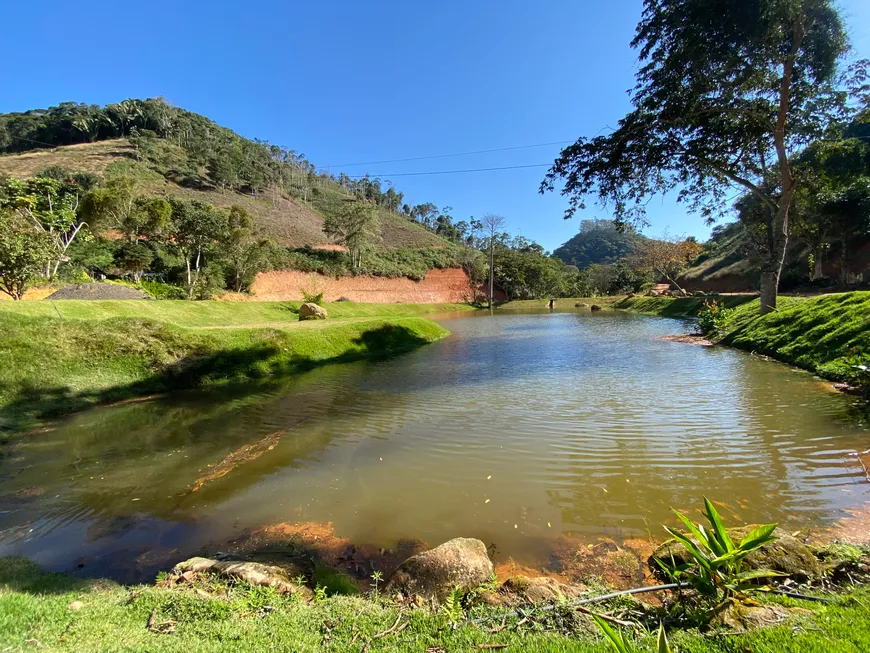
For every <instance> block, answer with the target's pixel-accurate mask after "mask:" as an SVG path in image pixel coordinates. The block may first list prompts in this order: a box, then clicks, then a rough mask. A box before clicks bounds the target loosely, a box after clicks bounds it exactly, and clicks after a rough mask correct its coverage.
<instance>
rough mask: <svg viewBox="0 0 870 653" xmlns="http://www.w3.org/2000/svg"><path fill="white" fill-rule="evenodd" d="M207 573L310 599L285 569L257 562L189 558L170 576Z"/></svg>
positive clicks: (174, 569) (304, 588)
mask: <svg viewBox="0 0 870 653" xmlns="http://www.w3.org/2000/svg"><path fill="white" fill-rule="evenodd" d="M197 573H209V574H217V575H219V576H225V577H227V578H237V579H240V580H244V581H247V582H249V583H250V584H251V585H262V586H265V587H274V588H275V589H276V590H278V591H279V592H285V593H287V594H299V595H300V596H302V597H303V598H306V599H307V598H311V590H309V589H308V588H307V587H305V586H303V585H297V584H296V583H294V582H293V581H292V580H290V576H289V573H288V570H287V569H284V568H282V567H276V566H275V565H264V564H261V563H259V562H246V561H244V560H212V559H210V558H190V559H189V560H185V561H184V562H179V563H178V564H177V565H175V567H173V568H172V575H173V576H174V577H176V578H183V577H184V575H185V574H197ZM297 575H298V574H297Z"/></svg>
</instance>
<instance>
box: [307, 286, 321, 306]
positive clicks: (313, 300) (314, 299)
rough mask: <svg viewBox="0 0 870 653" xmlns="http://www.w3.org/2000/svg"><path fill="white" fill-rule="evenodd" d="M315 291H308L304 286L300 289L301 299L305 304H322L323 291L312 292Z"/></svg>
mask: <svg viewBox="0 0 870 653" xmlns="http://www.w3.org/2000/svg"><path fill="white" fill-rule="evenodd" d="M314 292H315V291H312V292H308V291H307V290H305V289H304V288H303V289H302V300H303V301H304V302H305V303H306V304H317V305H318V306H320V305H322V304H323V293H322V292H319V293H317V294H314Z"/></svg>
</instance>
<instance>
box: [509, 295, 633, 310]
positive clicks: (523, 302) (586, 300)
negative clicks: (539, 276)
mask: <svg viewBox="0 0 870 653" xmlns="http://www.w3.org/2000/svg"><path fill="white" fill-rule="evenodd" d="M620 299H622V298H621V297H619V296H613V297H559V298H558V299H556V304H555V306H556V308H557V309H562V308H574V307H575V306H574V305H575V304H589V305H592V304H598V305H599V306H610V305H611V304H613V303H615V302H617V301H619V300H620ZM549 305H550V300H549V299H515V300H513V301H510V302H502V303H501V304H498V305H497V306H496V308H507V309H541V308H548V307H549Z"/></svg>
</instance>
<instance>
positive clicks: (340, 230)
mask: <svg viewBox="0 0 870 653" xmlns="http://www.w3.org/2000/svg"><path fill="white" fill-rule="evenodd" d="M323 233H325V234H326V235H327V236H329V237H330V238H332V239H333V240H334V241H335V242H336V243H338V244H339V245H344V246H345V247H347V251H348V254H350V266H351V268H359V267H360V262H361V260H362V254H363V253H364V252H368V251H371V249H372V247H373V246H374V244H375V243H376V242H377V241H378V240H379V239H380V223H379V217H378V212H377V210H376V209H375V207H373V206H371V205H370V204H367V203H365V202H359V201H355V202H347V203H346V204H345V206H343V207H342V209H341V211H339V212H338V213H335V214H332V215H329V216H327V217H326V219H324V221H323Z"/></svg>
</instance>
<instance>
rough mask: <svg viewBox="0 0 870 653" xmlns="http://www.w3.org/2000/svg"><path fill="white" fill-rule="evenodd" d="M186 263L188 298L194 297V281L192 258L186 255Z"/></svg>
mask: <svg viewBox="0 0 870 653" xmlns="http://www.w3.org/2000/svg"><path fill="white" fill-rule="evenodd" d="M184 264H185V265H186V266H187V298H188V299H193V283H192V281H191V276H190V258H189V257H187V256H185V257H184Z"/></svg>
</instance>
